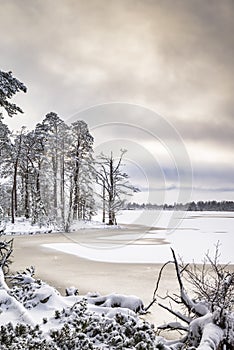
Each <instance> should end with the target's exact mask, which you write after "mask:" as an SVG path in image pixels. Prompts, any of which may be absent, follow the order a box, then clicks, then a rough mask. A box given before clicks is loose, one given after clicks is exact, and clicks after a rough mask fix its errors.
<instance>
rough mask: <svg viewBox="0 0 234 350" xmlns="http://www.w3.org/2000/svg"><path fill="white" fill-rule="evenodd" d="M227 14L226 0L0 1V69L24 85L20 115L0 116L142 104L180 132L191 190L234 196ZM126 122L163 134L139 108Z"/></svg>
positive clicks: (233, 24)
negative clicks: (190, 173)
mask: <svg viewBox="0 0 234 350" xmlns="http://www.w3.org/2000/svg"><path fill="white" fill-rule="evenodd" d="M233 13H234V2H233V1H232V0H223V1H220V0H206V1H204V0H189V1H188V0H170V1H169V0H159V1H155V0H152V1H151V0H145V1H137V0H120V1H114V0H105V1H104V0H96V1H95V0H92V1H91V0H87V1H82V0H69V1H66V0H47V1H40V0H21V1H18V0H5V1H4V0H0V17H1V18H0V33H1V34H0V48H1V55H0V61H1V64H0V69H2V70H12V71H13V74H14V75H15V76H16V77H18V78H19V79H21V80H22V81H23V82H24V83H25V84H26V85H27V86H28V93H27V94H26V95H24V94H20V95H18V96H17V97H16V99H15V101H16V102H17V103H18V104H19V105H20V106H21V107H22V108H23V109H24V111H25V113H24V115H23V116H17V117H15V118H14V120H10V121H9V118H5V122H8V124H9V125H10V126H11V127H19V126H21V125H27V126H28V127H33V126H34V125H35V123H36V122H39V121H40V120H41V119H42V118H43V116H44V115H45V114H46V113H48V112H50V111H55V112H57V113H58V114H59V115H60V116H61V117H62V118H64V119H66V120H71V119H72V118H71V116H74V115H75V116H78V114H77V113H78V111H80V110H82V109H85V108H89V107H91V106H93V105H96V104H102V103H108V102H125V103H133V104H137V105H142V106H143V107H146V108H149V109H152V110H154V111H155V112H156V113H157V114H159V115H162V116H163V117H164V118H165V119H166V120H167V121H168V122H170V123H171V124H172V125H173V127H174V128H175V129H177V130H178V132H179V133H180V135H181V137H182V139H183V142H184V144H185V146H186V147H187V151H188V153H189V155H190V159H191V162H192V167H193V170H194V192H196V194H195V195H194V196H195V197H197V196H198V193H199V196H201V197H203V198H204V199H208V198H209V197H212V198H217V199H234V191H233V187H234V186H232V178H233V177H234V155H233V152H232V150H233V143H234V100H233V91H234V64H233V57H234V40H233V33H234V21H233ZM134 118H135V120H134ZM105 120H106V119H105ZM121 120H122V119H121V118H120V121H121ZM124 120H125V122H126V123H127V122H129V123H132V124H133V123H135V124H138V121H139V120H141V123H140V125H142V123H143V124H144V126H145V129H146V130H150V131H153V133H156V134H157V137H161V138H162V139H163V140H164V141H165V140H167V135H166V134H167V133H166V132H165V130H163V129H162V130H159V128H158V125H157V122H156V121H155V120H154V119H153V118H151V117H148V114H147V113H146V114H145V116H144V113H143V110H141V108H140V112H139V114H138V115H137V113H136V114H135V115H130V113H127V114H126V115H125V116H124ZM109 121H115V122H118V121H119V120H118V117H117V116H115V117H113V115H109ZM112 136H113V138H117V137H119V136H118V130H116V128H113V130H112ZM142 138H144V142H145V145H146V144H147V142H148V144H149V143H150V142H151V139H150V137H149V138H147V135H146V134H145V135H144V137H143V136H142ZM142 142H143V141H142ZM165 142H167V141H165ZM151 151H152V152H154V151H155V147H154V146H152V147H151ZM155 152H156V151H155ZM155 154H156V153H155ZM154 157H156V155H154ZM168 165H169V163H168V164H166V165H165V166H168ZM162 167H164V164H163V165H162ZM182 170H183V171H184V172H185V170H186V166H185V169H182ZM182 170H181V171H182ZM146 172H148V173H153V168H150V164H148V166H147V171H146ZM172 173H173V171H172ZM168 181H169V185H171V186H173V184H174V183H175V182H176V181H177V179H176V178H174V179H171V178H168ZM156 182H157V181H156ZM155 185H156V183H155ZM155 188H157V186H155ZM204 188H206V190H207V193H206V194H205V195H204V191H202V190H203V189H204ZM199 189H200V190H201V193H200V192H199ZM222 189H225V191H222ZM203 198H201V199H203ZM212 198H211V199H212Z"/></svg>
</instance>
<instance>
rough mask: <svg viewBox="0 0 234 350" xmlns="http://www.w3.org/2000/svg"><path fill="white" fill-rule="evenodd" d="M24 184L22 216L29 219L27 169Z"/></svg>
mask: <svg viewBox="0 0 234 350" xmlns="http://www.w3.org/2000/svg"><path fill="white" fill-rule="evenodd" d="M24 184H25V197H24V215H25V218H26V219H29V217H30V213H29V187H28V167H27V170H26V172H25V177H24Z"/></svg>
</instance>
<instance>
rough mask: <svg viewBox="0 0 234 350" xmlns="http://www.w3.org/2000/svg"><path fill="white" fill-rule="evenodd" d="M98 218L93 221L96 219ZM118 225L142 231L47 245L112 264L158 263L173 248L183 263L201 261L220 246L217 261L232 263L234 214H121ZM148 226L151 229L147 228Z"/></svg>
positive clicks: (140, 212) (171, 212) (170, 212)
mask: <svg viewBox="0 0 234 350" xmlns="http://www.w3.org/2000/svg"><path fill="white" fill-rule="evenodd" d="M97 219H98V217H96V218H95V220H97ZM118 222H119V224H120V225H121V224H132V225H146V224H147V223H148V226H149V228H148V229H146V230H143V231H142V230H139V232H137V230H134V231H133V232H132V231H131V227H129V232H128V233H127V234H122V233H121V230H118V231H116V234H113V233H111V234H110V233H109V232H104V231H103V234H102V235H99V236H98V241H97V239H96V240H95V242H94V243H92V241H91V240H89V242H88V243H87V242H86V243H83V244H77V243H68V244H60V243H56V244H48V245H44V246H45V247H47V248H52V249H56V250H59V251H63V252H65V253H69V254H75V255H78V256H80V257H82V258H86V259H91V260H95V261H103V262H114V263H162V262H165V261H167V260H168V259H171V251H170V247H173V248H174V249H175V251H176V252H177V254H179V255H180V256H181V257H182V258H183V260H184V261H185V262H192V261H194V262H198V263H199V262H202V260H203V258H204V255H205V254H206V253H207V251H208V250H209V251H210V253H211V255H212V253H213V252H214V250H215V245H216V244H217V242H219V243H220V253H221V257H220V262H223V263H227V262H230V263H234V256H233V246H234V233H233V224H234V213H232V212H174V211H154V210H153V211H127V210H126V211H123V212H122V213H121V214H120V215H119V217H118ZM150 227H151V228H150Z"/></svg>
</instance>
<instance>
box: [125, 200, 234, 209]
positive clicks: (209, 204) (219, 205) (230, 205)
mask: <svg viewBox="0 0 234 350" xmlns="http://www.w3.org/2000/svg"><path fill="white" fill-rule="evenodd" d="M126 209H128V210H137V209H147V210H186V211H234V202H233V201H221V202H217V201H206V202H203V201H199V202H189V203H186V204H182V203H174V204H161V205H158V204H152V203H143V204H139V203H134V202H133V203H131V202H130V203H128V204H127V206H126Z"/></svg>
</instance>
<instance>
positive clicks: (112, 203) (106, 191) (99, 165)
mask: <svg viewBox="0 0 234 350" xmlns="http://www.w3.org/2000/svg"><path fill="white" fill-rule="evenodd" d="M126 152H127V150H123V149H121V150H120V156H119V157H118V158H114V156H113V152H111V153H110V155H109V156H108V155H105V154H103V153H101V154H100V155H99V156H98V157H97V161H96V168H95V175H96V181H97V183H98V184H99V185H100V186H101V188H102V193H101V195H100V197H101V198H102V203H103V205H102V210H103V222H105V216H106V210H107V212H108V220H109V221H108V223H109V225H115V224H116V223H117V222H116V213H117V212H118V211H119V210H120V209H123V207H124V203H125V199H124V198H123V197H124V196H127V195H130V194H131V192H138V191H139V189H138V188H137V187H135V186H133V185H131V184H130V182H129V180H128V179H129V177H128V174H127V173H125V172H123V171H122V170H121V167H122V166H123V163H122V161H123V156H124V155H125V153H126Z"/></svg>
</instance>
